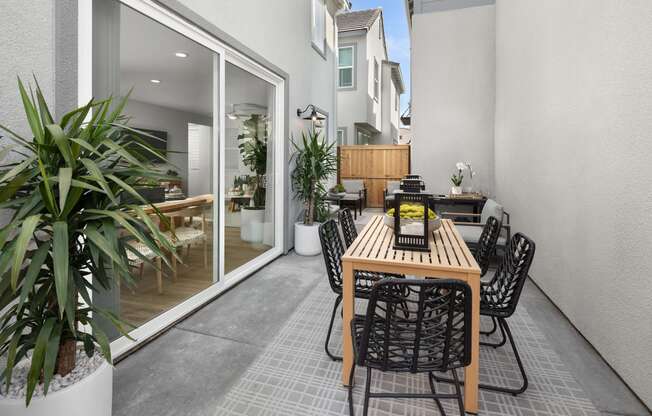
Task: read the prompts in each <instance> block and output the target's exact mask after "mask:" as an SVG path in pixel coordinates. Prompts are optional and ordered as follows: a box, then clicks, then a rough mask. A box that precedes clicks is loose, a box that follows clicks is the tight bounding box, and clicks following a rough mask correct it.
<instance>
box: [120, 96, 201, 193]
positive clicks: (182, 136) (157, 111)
mask: <svg viewBox="0 0 652 416" xmlns="http://www.w3.org/2000/svg"><path fill="white" fill-rule="evenodd" d="M125 114H127V115H129V116H130V117H131V121H130V122H129V125H130V126H132V127H135V128H143V129H151V130H161V131H165V132H167V133H168V143H167V150H168V151H173V152H181V153H168V160H169V161H170V163H171V164H172V165H173V166H174V167H173V169H175V170H177V171H178V172H179V176H180V177H181V181H182V182H183V189H184V191H187V189H188V123H195V124H202V125H204V126H212V125H213V121H212V118H211V117H207V116H205V115H202V114H195V113H189V112H185V111H181V110H177V109H174V108H168V107H162V106H158V105H154V104H149V103H145V102H142V101H136V100H129V102H128V103H127V107H126V108H125ZM207 157H210V155H207Z"/></svg>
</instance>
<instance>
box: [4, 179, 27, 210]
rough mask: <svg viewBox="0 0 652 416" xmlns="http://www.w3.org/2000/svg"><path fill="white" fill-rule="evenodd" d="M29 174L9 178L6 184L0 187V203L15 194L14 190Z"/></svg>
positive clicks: (16, 190) (20, 185)
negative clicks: (9, 180)
mask: <svg viewBox="0 0 652 416" xmlns="http://www.w3.org/2000/svg"><path fill="white" fill-rule="evenodd" d="M27 179H29V175H23V174H21V175H18V176H16V177H15V178H13V179H12V180H11V182H9V183H8V184H7V185H6V186H3V187H2V188H0V203H2V202H5V201H7V200H9V199H10V198H12V197H13V196H14V195H16V192H18V191H19V190H20V188H21V187H22V186H23V185H24V184H25V182H27Z"/></svg>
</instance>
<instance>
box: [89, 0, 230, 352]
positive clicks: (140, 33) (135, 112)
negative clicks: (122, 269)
mask: <svg viewBox="0 0 652 416" xmlns="http://www.w3.org/2000/svg"><path fill="white" fill-rule="evenodd" d="M93 13H94V22H96V23H97V24H94V25H93V27H94V33H93V36H94V43H93V53H94V54H95V56H94V70H93V82H94V84H93V89H94V91H93V96H94V97H107V96H109V95H111V94H113V95H114V96H116V95H121V96H124V95H125V94H127V92H128V91H129V90H130V89H132V93H131V97H130V101H129V103H128V105H127V107H126V108H125V114H126V115H127V116H128V117H130V122H129V124H130V126H132V127H134V128H137V129H141V130H143V131H145V132H146V133H147V134H148V136H143V138H144V139H145V140H147V141H150V143H151V144H153V145H154V146H155V147H157V148H159V149H160V150H161V151H162V152H164V153H165V154H166V156H167V159H168V161H167V162H164V161H161V160H151V162H152V163H153V164H154V165H155V167H156V168H158V169H161V170H163V171H165V172H167V173H168V175H169V176H173V177H174V179H171V180H169V181H164V182H151V180H150V181H148V180H146V179H145V178H143V180H142V181H141V186H140V187H139V188H138V190H139V192H140V193H141V194H142V195H143V196H144V197H145V198H146V199H147V200H148V201H149V202H151V203H160V202H166V201H167V202H169V201H175V200H177V201H180V202H184V203H186V205H187V202H188V198H190V197H195V196H199V195H206V194H213V192H214V191H213V189H214V188H213V185H214V184H213V181H212V178H213V173H212V172H213V169H214V165H213V156H212V155H213V146H214V145H215V143H214V137H217V136H216V132H214V131H213V117H214V112H215V111H216V109H214V108H213V103H214V101H215V97H214V93H213V91H214V88H213V85H214V84H213V83H214V82H216V80H217V79H218V78H216V77H215V76H214V74H216V73H217V71H218V68H217V65H218V62H219V61H218V60H217V55H216V54H215V53H214V52H213V51H211V50H209V49H207V48H205V47H204V46H202V45H199V44H197V43H196V42H194V41H192V40H190V39H188V38H186V37H184V36H182V35H180V34H179V33H177V32H175V31H173V30H171V29H169V28H167V27H166V26H163V25H162V24H160V23H158V22H156V21H154V20H152V19H150V18H148V17H146V16H144V15H142V14H140V13H138V12H136V11H134V10H132V9H130V8H128V7H126V6H124V5H121V4H120V3H118V2H116V1H96V2H94V5H93ZM150 136H154V137H155V138H152V137H150ZM208 196H209V197H210V196H211V195H208ZM210 200H211V199H210V198H208V201H210ZM166 216H167V217H168V219H169V221H170V227H169V228H173V229H174V233H175V235H176V239H174V238H172V239H173V240H174V241H175V245H176V246H177V251H178V256H179V257H180V258H181V260H182V262H183V264H181V263H177V262H175V260H174V257H173V256H172V255H171V254H169V253H168V254H166V257H167V258H168V259H169V260H170V262H171V263H172V265H173V267H172V268H170V267H167V266H165V263H164V262H163V261H162V260H161V259H157V258H152V259H151V261H152V263H153V264H148V263H144V262H142V261H140V260H139V259H138V258H135V259H133V261H132V270H133V278H134V284H133V286H132V285H128V284H124V283H123V284H122V285H121V286H120V287H119V288H118V289H116V290H114V291H113V293H111V294H109V295H108V296H105V298H103V299H102V301H101V302H102V303H103V304H104V306H105V307H106V308H108V309H110V310H113V311H114V312H116V313H117V314H118V315H119V316H121V317H122V318H123V319H124V320H126V321H127V322H130V323H132V324H134V325H135V326H140V325H142V324H143V323H145V322H147V321H149V320H151V319H152V318H154V317H155V316H157V315H160V314H161V313H163V312H165V311H167V310H169V309H170V308H172V307H174V306H176V305H178V304H179V303H181V302H183V301H184V300H186V299H188V298H189V297H191V296H193V295H195V294H197V293H199V292H200V291H202V290H204V289H206V288H207V287H209V286H210V285H212V284H213V283H215V282H216V281H217V280H218V276H217V273H216V272H215V271H214V270H213V258H214V256H216V247H214V246H213V232H214V229H215V228H214V218H213V207H212V203H211V202H206V201H204V202H201V203H200V202H197V203H196V204H193V205H190V206H185V207H184V208H183V209H181V208H179V209H171V210H170V211H169V212H166ZM153 219H154V220H158V218H156V217H153ZM160 227H161V228H162V229H164V230H167V228H168V227H166V226H165V225H164V224H160ZM167 231H171V230H167ZM134 247H136V248H137V249H138V250H139V251H141V249H142V253H143V254H144V255H145V256H148V254H147V253H146V250H145V249H143V248H142V247H140V246H139V245H138V244H136V243H135V242H134ZM157 264H162V265H163V266H162V268H161V269H162V272H161V271H159V270H157V267H155V265H157ZM107 328H110V327H109V326H107ZM109 332H110V334H111V339H115V338H117V336H118V334H117V333H116V332H115V331H113V330H109Z"/></svg>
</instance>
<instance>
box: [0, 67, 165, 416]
mask: <svg viewBox="0 0 652 416" xmlns="http://www.w3.org/2000/svg"><path fill="white" fill-rule="evenodd" d="M18 88H19V91H20V96H21V98H22V103H23V106H24V110H25V115H26V119H27V124H28V125H29V128H30V130H31V134H30V135H31V137H22V136H20V135H19V134H17V133H15V132H14V131H13V130H11V129H9V128H8V127H4V126H0V127H2V130H4V132H5V133H6V135H5V137H6V140H10V141H11V143H12V144H11V145H8V146H5V147H2V148H0V210H1V211H2V213H3V216H2V217H3V219H4V221H3V222H2V223H1V224H2V227H1V228H0V357H3V359H2V360H0V368H1V369H2V373H1V374H0V382H1V383H0V384H1V386H0V414H1V415H3V416H13V415H39V416H40V415H51V416H58V415H62V416H63V415H65V416H75V415H91V414H92V415H100V416H108V415H110V414H111V402H112V362H111V349H110V345H109V340H108V338H107V335H106V334H105V331H104V329H103V328H106V326H104V325H105V323H106V322H108V323H109V324H110V325H113V326H115V327H116V328H117V329H118V331H119V332H120V333H122V334H123V335H127V332H128V331H129V329H130V328H131V327H130V326H129V325H128V324H126V323H124V322H123V321H121V319H120V318H119V317H118V316H116V315H115V314H113V313H112V312H111V311H109V310H105V309H103V308H102V307H100V306H99V305H98V304H96V303H95V301H94V299H95V294H97V293H99V292H102V291H109V290H112V288H114V287H116V285H117V284H118V282H122V284H127V285H131V284H133V283H134V281H133V279H132V275H131V273H130V269H129V260H128V255H127V252H132V253H133V254H134V255H136V256H138V257H141V258H142V259H143V261H146V262H148V263H150V261H149V260H147V258H144V257H143V256H142V255H141V254H140V253H139V252H137V251H136V250H135V249H133V248H132V246H131V245H130V243H131V242H139V243H142V244H144V245H146V246H147V247H148V248H149V249H150V250H151V251H152V252H154V253H155V254H156V255H157V256H161V257H162V258H163V259H165V257H166V256H164V255H163V250H164V249H165V250H169V251H172V246H171V243H170V242H169V241H168V240H167V239H166V238H165V236H164V235H163V234H162V233H161V232H160V231H159V228H158V227H157V225H156V224H155V222H154V221H152V219H151V218H150V215H158V216H159V217H160V219H161V220H162V221H165V219H164V217H163V216H162V215H161V214H160V213H159V212H158V211H157V210H156V208H155V207H153V206H150V207H149V208H146V209H143V207H142V206H141V205H130V204H128V202H125V201H126V200H128V199H129V198H127V196H128V197H130V198H134V199H135V200H137V201H139V203H140V204H142V205H146V204H147V203H146V201H145V200H144V199H143V198H142V196H141V195H140V194H139V193H138V192H137V191H136V190H135V189H134V188H137V187H138V185H139V182H140V181H142V180H143V178H145V179H148V180H165V179H167V176H165V174H163V173H161V172H159V171H157V170H156V168H155V167H154V166H152V165H151V164H150V163H148V162H147V160H150V159H151V156H152V155H154V156H157V157H162V155H161V154H159V153H158V152H157V151H156V150H154V149H153V148H152V147H150V146H148V145H147V144H146V143H144V142H143V141H139V140H138V139H137V138H134V133H137V132H135V131H134V130H132V129H130V128H129V127H128V126H127V125H125V124H124V123H125V120H126V119H125V117H123V115H122V110H123V108H124V106H125V104H126V102H127V98H126V97H125V98H124V99H122V100H120V101H119V102H114V101H113V100H112V99H108V100H103V101H94V100H93V101H91V102H89V103H88V104H87V105H85V106H83V107H81V108H78V109H75V110H73V111H71V112H70V113H68V114H66V115H64V116H63V117H62V118H61V119H60V120H58V121H55V120H54V118H53V117H52V114H51V113H50V110H49V109H48V105H47V103H46V101H45V99H44V98H43V94H42V92H41V90H40V88H39V87H38V83H36V84H35V90H34V91H33V92H32V93H28V91H27V90H26V88H25V87H24V85H23V83H22V82H20V80H18ZM30 90H31V88H30ZM140 134H141V135H142V133H140ZM148 156H150V157H148ZM166 261H167V260H166ZM150 264H151V263H150ZM100 322H102V324H101V323H100Z"/></svg>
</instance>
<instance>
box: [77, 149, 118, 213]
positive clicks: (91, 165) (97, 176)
mask: <svg viewBox="0 0 652 416" xmlns="http://www.w3.org/2000/svg"><path fill="white" fill-rule="evenodd" d="M81 162H82V163H83V164H84V166H85V167H86V170H88V173H89V174H90V176H91V178H93V180H94V181H95V182H97V184H98V185H100V187H101V188H102V189H103V190H104V192H105V193H106V194H107V195H108V197H109V198H110V199H111V202H113V203H114V204H116V205H118V200H117V199H116V197H115V195H114V194H113V192H112V191H111V188H109V184H108V183H107V182H106V179H104V175H102V171H101V170H100V168H99V167H98V166H97V165H96V164H95V162H93V161H92V160H90V159H88V158H83V159H81Z"/></svg>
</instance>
